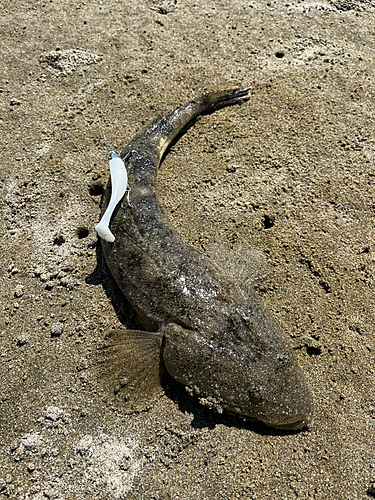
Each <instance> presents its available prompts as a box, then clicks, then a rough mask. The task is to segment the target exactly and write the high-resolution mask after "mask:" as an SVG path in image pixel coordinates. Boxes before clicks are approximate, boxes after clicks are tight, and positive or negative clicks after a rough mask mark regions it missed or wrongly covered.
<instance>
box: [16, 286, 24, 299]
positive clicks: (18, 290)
mask: <svg viewBox="0 0 375 500" xmlns="http://www.w3.org/2000/svg"><path fill="white" fill-rule="evenodd" d="M22 295H23V286H22V285H17V286H16V288H15V289H14V296H15V297H17V298H19V297H22Z"/></svg>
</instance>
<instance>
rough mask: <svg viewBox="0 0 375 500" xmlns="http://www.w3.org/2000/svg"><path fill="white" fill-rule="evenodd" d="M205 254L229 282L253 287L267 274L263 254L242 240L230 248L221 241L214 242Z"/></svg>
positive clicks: (267, 269)
mask: <svg viewBox="0 0 375 500" xmlns="http://www.w3.org/2000/svg"><path fill="white" fill-rule="evenodd" d="M205 253H206V254H207V256H208V257H209V259H210V260H211V261H212V262H213V263H214V264H215V265H216V266H217V267H219V268H220V270H221V272H222V274H223V276H225V277H227V278H228V279H229V280H230V281H233V280H235V281H238V282H239V283H242V284H244V285H246V286H253V285H254V284H255V283H256V282H259V281H260V280H262V279H264V278H265V277H266V276H267V275H268V274H269V266H268V264H267V259H266V256H265V255H264V253H263V252H261V251H260V250H258V249H257V248H255V247H253V246H251V245H250V244H249V243H247V242H246V241H244V240H242V239H240V240H237V241H236V243H234V245H233V246H232V248H230V247H229V245H228V244H227V243H226V242H225V241H223V240H214V241H212V242H210V243H209V244H208V245H207V246H206V247H205Z"/></svg>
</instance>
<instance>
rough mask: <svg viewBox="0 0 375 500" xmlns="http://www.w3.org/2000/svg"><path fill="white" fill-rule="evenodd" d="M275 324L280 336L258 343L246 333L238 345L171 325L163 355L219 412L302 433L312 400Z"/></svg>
mask: <svg viewBox="0 0 375 500" xmlns="http://www.w3.org/2000/svg"><path fill="white" fill-rule="evenodd" d="M263 321H264V320H263ZM270 321H271V326H272V327H273V328H275V327H276V330H277V335H276V332H275V331H273V332H272V335H271V334H270V332H269V331H268V332H267V335H259V333H258V335H257V338H256V339H255V340H254V339H251V337H252V335H249V334H247V335H243V336H242V339H241V340H237V341H233V338H232V339H229V340H228V338H225V337H224V336H222V335H221V336H219V337H218V336H216V337H215V336H212V337H211V338H208V337H207V336H206V335H202V333H201V332H198V331H193V330H188V329H185V328H183V327H181V326H179V325H176V324H170V325H168V326H167V328H166V331H165V347H164V352H163V358H164V363H165V365H166V368H167V370H168V372H169V373H170V374H171V375H172V376H173V377H174V378H175V379H176V380H178V381H179V382H181V383H183V384H184V385H185V386H186V387H187V389H188V390H189V392H192V393H194V394H196V395H197V396H198V397H199V399H200V401H201V403H203V404H206V405H208V406H210V407H212V408H213V409H216V410H217V411H219V412H221V411H222V410H223V409H225V410H226V411H229V412H231V413H235V414H237V415H239V416H241V417H245V418H249V419H251V420H253V419H255V420H259V421H261V422H263V423H265V424H266V425H269V426H271V427H276V428H279V429H288V430H296V429H301V428H303V427H305V426H306V425H307V424H308V422H309V421H310V419H311V417H312V413H313V402H312V396H311V393H310V390H309V388H308V386H307V384H306V381H305V378H304V376H303V374H302V372H301V370H300V368H299V366H298V364H297V361H296V359H295V356H294V354H293V352H292V350H291V348H290V347H289V345H288V343H287V341H286V339H285V338H283V335H282V331H281V329H280V327H278V324H277V323H276V322H275V320H273V318H272V317H271V318H270ZM263 326H264V325H263ZM269 326H270V325H268V328H269ZM279 330H280V331H279ZM258 332H259V330H258ZM263 333H264V332H263Z"/></svg>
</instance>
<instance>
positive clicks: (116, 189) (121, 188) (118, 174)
mask: <svg viewBox="0 0 375 500" xmlns="http://www.w3.org/2000/svg"><path fill="white" fill-rule="evenodd" d="M110 154H111V159H110V161H109V170H110V172H111V186H112V193H111V199H110V200H109V204H108V206H107V210H106V211H105V212H104V215H103V217H102V218H101V220H100V222H99V224H97V225H96V226H95V230H96V232H97V233H98V235H99V236H100V237H101V238H103V240H106V241H109V242H110V243H113V242H114V241H115V237H114V235H113V234H112V232H111V230H110V229H109V222H110V220H111V217H112V214H113V211H114V210H115V208H116V207H117V204H118V203H119V202H120V201H121V200H122V198H123V197H124V195H125V193H126V192H127V191H128V193H129V186H128V173H127V171H126V167H125V163H124V162H123V161H122V159H121V158H120V156H119V155H118V154H117V153H116V151H115V150H114V149H112V148H111V149H110ZM128 198H129V195H128ZM128 202H129V199H128Z"/></svg>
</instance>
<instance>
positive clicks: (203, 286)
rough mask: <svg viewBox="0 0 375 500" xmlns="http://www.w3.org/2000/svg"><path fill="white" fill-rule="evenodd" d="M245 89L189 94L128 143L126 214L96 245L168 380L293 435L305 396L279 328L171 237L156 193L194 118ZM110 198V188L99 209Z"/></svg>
mask: <svg viewBox="0 0 375 500" xmlns="http://www.w3.org/2000/svg"><path fill="white" fill-rule="evenodd" d="M248 90H249V89H237V90H230V91H224V92H212V93H208V94H203V95H201V96H199V97H196V98H195V99H193V100H192V101H190V102H188V103H186V104H184V105H182V106H180V107H178V108H176V109H175V110H173V111H169V112H167V113H165V114H164V115H161V116H159V117H158V118H156V119H155V120H154V121H153V122H152V123H151V124H149V125H148V126H146V127H145V128H144V129H143V130H142V132H141V133H140V134H139V135H137V136H136V137H135V138H134V139H133V140H132V141H131V143H130V144H129V146H128V148H127V149H126V153H125V154H124V155H123V158H124V161H125V164H126V168H127V170H128V176H129V185H130V187H131V207H130V206H128V207H126V206H125V203H124V206H123V207H122V208H118V209H117V211H116V212H115V214H114V216H113V218H112V222H111V230H112V232H113V234H114V235H115V241H114V243H108V242H106V241H104V240H102V244H103V250H104V255H105V258H106V261H107V264H108V266H109V269H110V271H111V273H112V275H113V277H114V278H115V280H116V282H117V283H118V285H119V287H120V289H121V290H122V292H123V293H124V295H125V296H126V297H127V299H128V300H129V302H130V303H131V304H132V306H133V307H134V309H135V310H136V312H137V314H138V318H139V321H140V323H141V324H142V326H143V327H144V328H145V330H148V331H153V332H157V331H158V332H159V334H160V336H161V337H162V338H163V341H162V342H160V348H161V349H162V358H163V361H164V363H165V366H166V368H167V370H168V372H169V373H170V375H171V376H172V377H174V378H175V379H176V380H178V381H179V382H181V383H182V384H184V385H185V386H186V387H187V388H188V389H189V390H190V391H191V392H194V393H195V394H197V395H198V397H200V400H201V402H203V403H204V404H208V405H210V406H212V407H213V408H216V409H217V410H218V411H222V409H226V410H228V411H230V412H234V413H237V414H239V415H242V416H244V417H249V418H252V419H257V420H260V421H262V422H264V423H266V424H267V425H270V426H273V427H278V428H284V429H299V428H302V427H304V426H305V425H306V424H307V423H308V422H309V420H310V418H311V415H312V411H313V409H312V407H313V403H312V397H311V394H310V392H309V389H308V387H307V385H306V382H305V379H304V377H303V375H302V373H301V371H300V369H299V367H298V365H297V362H296V360H295V357H294V355H293V352H292V350H291V348H290V346H289V344H288V341H287V339H286V336H285V334H284V333H283V331H282V330H281V328H280V326H279V324H278V323H277V322H276V320H275V319H274V318H273V316H272V315H271V314H270V313H269V312H268V311H267V309H266V308H265V306H264V304H263V302H262V300H261V299H260V297H259V296H258V295H257V293H256V292H255V291H254V290H253V288H252V287H251V286H250V287H249V286H247V285H245V284H244V283H241V282H237V281H236V276H234V275H233V276H232V277H230V276H227V275H226V273H225V272H224V271H221V270H220V268H219V267H218V265H216V264H215V262H214V260H212V258H211V257H208V256H206V255H204V254H203V253H201V252H198V251H197V250H196V249H194V248H193V247H191V246H190V245H188V244H187V243H186V242H185V241H184V240H183V239H182V237H181V236H180V235H178V234H177V233H176V231H175V230H174V228H173V227H172V226H171V223H170V222H169V220H168V218H167V217H166V215H165V214H164V212H163V210H162V207H161V206H160V204H159V202H158V195H157V192H156V173H157V170H158V167H159V165H160V162H161V159H162V157H163V154H164V152H165V150H166V148H167V147H168V145H169V144H170V143H171V141H172V140H173V139H174V138H175V137H176V136H177V135H178V134H179V133H180V132H181V131H182V130H183V129H184V127H185V126H186V125H187V124H188V123H189V122H190V121H191V120H193V119H194V118H195V117H197V116H198V115H200V114H203V113H209V112H212V111H214V110H216V109H219V108H222V107H224V106H228V105H232V104H236V103H240V102H242V101H243V100H245V99H246V98H247V95H248ZM108 198H109V189H108V190H107V195H106V201H105V203H104V207H103V211H104V210H105V205H106V203H107V202H108ZM245 257H246V256H245ZM250 258H251V257H250ZM228 259H230V251H229V250H228ZM124 363H126V360H125V359H124Z"/></svg>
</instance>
